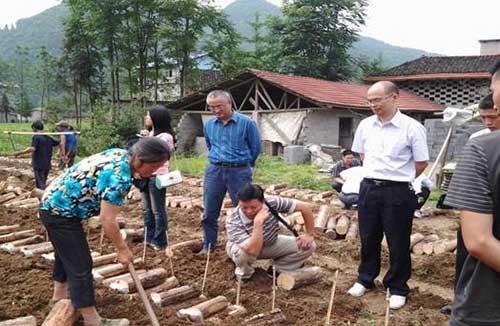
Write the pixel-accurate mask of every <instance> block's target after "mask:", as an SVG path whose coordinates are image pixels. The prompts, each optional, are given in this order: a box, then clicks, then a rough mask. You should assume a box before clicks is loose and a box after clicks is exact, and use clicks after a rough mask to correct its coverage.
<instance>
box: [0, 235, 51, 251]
mask: <svg viewBox="0 0 500 326" xmlns="http://www.w3.org/2000/svg"><path fill="white" fill-rule="evenodd" d="M42 241H43V237H42V236H41V235H34V236H31V237H28V238H24V239H21V240H15V241H11V242H7V243H4V244H2V245H0V249H2V250H4V251H7V252H8V253H10V254H14V253H16V252H19V251H21V249H22V247H23V246H26V245H30V244H34V243H39V242H42Z"/></svg>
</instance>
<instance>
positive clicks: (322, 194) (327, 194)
mask: <svg viewBox="0 0 500 326" xmlns="http://www.w3.org/2000/svg"><path fill="white" fill-rule="evenodd" d="M333 194H334V192H333V191H331V190H330V191H324V192H320V193H319V194H318V197H319V198H328V197H332V196H333Z"/></svg>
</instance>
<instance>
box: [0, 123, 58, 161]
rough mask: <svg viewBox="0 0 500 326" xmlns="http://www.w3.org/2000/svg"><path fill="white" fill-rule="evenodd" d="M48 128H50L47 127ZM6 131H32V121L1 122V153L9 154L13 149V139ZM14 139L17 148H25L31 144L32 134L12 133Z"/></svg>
mask: <svg viewBox="0 0 500 326" xmlns="http://www.w3.org/2000/svg"><path fill="white" fill-rule="evenodd" d="M47 130H49V129H48V128H47ZM4 131H32V130H31V122H28V123H0V154H3V155H5V154H9V153H12V152H13V151H14V150H13V149H12V143H11V139H10V137H9V135H8V134H5V133H4ZM12 141H13V142H14V146H15V147H16V150H21V149H25V148H26V147H28V146H30V145H31V136H29V135H12Z"/></svg>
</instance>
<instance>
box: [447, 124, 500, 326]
mask: <svg viewBox="0 0 500 326" xmlns="http://www.w3.org/2000/svg"><path fill="white" fill-rule="evenodd" d="M499 190H500V131H497V132H494V133H491V134H489V135H485V136H481V137H478V138H474V139H472V140H470V141H469V143H468V144H467V146H466V147H465V149H464V153H463V154H462V157H461V158H460V161H459V163H458V166H457V169H456V171H455V173H454V175H453V178H452V181H451V184H450V189H449V192H448V195H447V196H446V201H445V203H446V204H448V205H450V206H453V207H455V208H457V209H461V210H466V211H471V212H476V213H482V214H492V215H493V228H492V233H493V236H494V237H495V238H496V239H497V240H500V203H499V196H500V191H499ZM491 254H498V253H491ZM450 325H452V326H458V325H459V326H462V325H484V326H490V325H491V326H493V325H500V273H498V272H497V271H495V270H493V269H492V268H490V267H489V266H487V265H485V264H484V263H482V262H481V261H479V260H477V259H476V258H475V257H473V256H471V255H470V254H469V255H468V256H467V258H466V260H465V263H464V266H463V267H462V271H461V273H460V277H459V278H458V282H457V286H456V290H455V304H454V306H453V314H452V317H451V319H450Z"/></svg>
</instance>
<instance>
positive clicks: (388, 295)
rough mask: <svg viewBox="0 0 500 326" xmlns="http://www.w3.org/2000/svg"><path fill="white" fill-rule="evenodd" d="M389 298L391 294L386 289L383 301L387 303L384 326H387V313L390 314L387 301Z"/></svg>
mask: <svg viewBox="0 0 500 326" xmlns="http://www.w3.org/2000/svg"><path fill="white" fill-rule="evenodd" d="M390 297H391V293H390V292H389V289H387V293H386V295H385V300H386V301H387V307H386V308H385V322H384V326H389V313H390V309H391V308H390V306H389V299H390Z"/></svg>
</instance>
